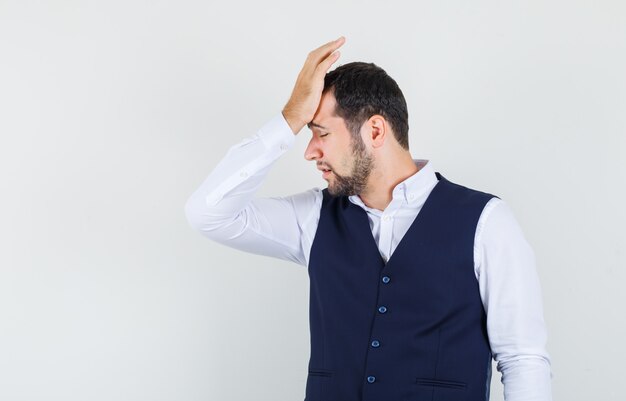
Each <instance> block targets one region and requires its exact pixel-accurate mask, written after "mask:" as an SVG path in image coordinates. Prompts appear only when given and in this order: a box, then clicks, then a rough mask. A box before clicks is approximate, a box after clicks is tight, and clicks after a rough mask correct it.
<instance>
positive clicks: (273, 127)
mask: <svg viewBox="0 0 626 401" xmlns="http://www.w3.org/2000/svg"><path fill="white" fill-rule="evenodd" d="M258 136H259V138H261V141H263V144H264V145H265V147H266V149H268V150H280V151H283V152H284V151H287V150H288V149H291V147H292V146H293V145H294V143H295V142H296V135H295V134H294V133H293V131H292V130H291V127H290V126H289V124H288V123H287V120H285V117H284V116H283V113H282V112H281V113H278V114H277V115H276V116H274V117H273V118H272V119H271V120H269V121H268V122H267V123H265V125H263V126H262V127H261V129H260V130H259V132H258Z"/></svg>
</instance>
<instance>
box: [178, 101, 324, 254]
mask: <svg viewBox="0 0 626 401" xmlns="http://www.w3.org/2000/svg"><path fill="white" fill-rule="evenodd" d="M294 143H295V135H294V134H293V131H292V130H291V128H290V127H289V125H288V123H287V121H286V120H285V118H284V117H283V115H282V113H280V114H278V115H276V116H275V117H273V118H272V119H271V120H270V121H268V122H267V123H266V124H265V125H263V126H262V127H261V128H260V129H259V130H258V132H257V133H256V134H255V135H253V136H252V137H249V138H246V139H244V140H243V141H241V142H240V143H238V144H236V145H234V146H232V147H231V148H230V149H229V150H228V152H227V153H226V155H225V156H224V158H223V159H222V160H221V161H220V162H219V163H218V164H217V166H216V167H215V168H214V169H213V171H211V173H210V174H209V175H208V177H207V178H206V179H205V180H204V181H203V182H202V184H201V185H200V187H199V188H198V189H197V190H196V191H195V192H194V193H193V194H192V195H191V196H190V197H189V199H188V200H187V202H186V204H185V215H186V217H187V221H188V222H189V224H190V226H191V227H192V228H194V229H196V230H198V231H200V233H201V234H202V235H203V236H205V237H207V238H209V239H211V240H213V241H216V242H218V243H221V244H223V245H226V246H229V247H232V248H236V249H239V250H242V251H246V252H251V253H255V254H259V255H265V256H271V257H276V258H279V259H284V260H289V261H293V262H296V263H298V264H301V265H306V257H305V249H304V248H303V242H304V243H306V241H303V240H309V238H308V237H307V235H308V232H307V231H306V230H305V228H306V224H307V223H308V222H309V221H311V220H312V219H311V215H312V214H314V213H315V212H316V211H317V213H318V214H319V205H320V200H321V191H320V190H319V189H318V188H313V189H310V190H308V191H305V192H301V193H298V194H295V195H291V196H286V197H266V198H255V197H254V194H255V193H256V191H257V190H258V188H259V187H260V186H261V184H262V183H263V180H264V179H265V177H266V176H267V173H268V172H269V170H270V169H271V167H272V165H273V164H274V163H275V162H276V160H278V158H279V157H280V156H281V155H283V154H284V153H285V152H286V151H287V150H289V149H290V148H291V147H293V145H294ZM307 256H308V255H307Z"/></svg>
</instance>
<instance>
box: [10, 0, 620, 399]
mask: <svg viewBox="0 0 626 401" xmlns="http://www.w3.org/2000/svg"><path fill="white" fill-rule="evenodd" d="M339 35H344V36H346V39H347V41H346V44H345V45H344V46H343V47H342V56H341V58H340V60H339V61H338V63H337V65H338V64H342V63H346V62H349V61H356V60H359V61H368V62H374V63H376V64H377V65H379V66H381V67H383V68H384V69H385V70H387V72H388V73H389V74H390V75H391V76H392V77H393V78H394V79H396V81H397V82H398V84H399V85H400V87H401V88H402V90H403V92H404V94H405V96H406V99H407V102H408V105H409V116H410V145H411V151H412V154H413V156H415V157H416V158H426V159H430V160H432V161H433V164H434V165H435V166H436V170H437V171H440V172H441V173H442V174H444V175H445V176H446V177H447V178H448V179H450V180H452V181H454V182H458V183H461V184H463V185H466V186H469V187H472V188H476V189H479V190H483V191H486V192H490V193H494V194H496V195H498V196H500V197H501V198H502V199H504V200H506V201H507V202H508V203H509V205H511V207H512V209H513V211H514V213H515V215H516V217H517V219H518V220H519V222H520V225H521V226H522V228H523V230H524V233H525V235H526V236H527V239H528V241H529V242H530V244H531V245H532V246H533V248H534V250H535V252H536V256H537V266H538V270H539V275H540V278H541V282H542V290H543V294H544V308H545V319H546V322H547V325H548V334H549V343H548V351H549V352H550V354H551V356H552V359H553V372H554V378H553V392H554V398H555V400H568V401H578V400H580V401H583V400H585V401H587V400H605V401H610V400H618V399H620V400H621V399H623V398H622V397H623V394H622V393H623V391H622V390H621V384H622V382H623V377H622V376H623V360H624V358H625V357H626V353H625V346H624V342H623V339H624V338H626V319H625V317H624V316H625V314H624V311H623V305H624V284H625V278H626V273H625V271H624V267H625V266H626V263H625V262H626V255H625V253H624V249H625V245H626V235H625V234H624V228H625V226H626V213H625V208H624V197H625V196H624V195H625V190H624V188H625V182H626V162H625V161H624V157H625V156H626V155H625V151H626V139H625V133H626V77H625V72H626V3H624V2H623V1H617V0H616V1H593V2H591V1H571V0H569V1H545V0H544V1H508V2H503V1H495V0H494V1H485V0H475V1H465V0H459V1H435V0H433V1H411V2H408V1H407V2H397V3H394V2H390V1H387V2H382V1H358V2H357V1H355V2H347V1H333V2H326V1H309V2H296V1H265V2H248V3H243V2H219V3H217V2H211V1H180V0H177V1H174V0H168V1H137V0H132V1H131V0H125V1H100V2H96V1H50V2H44V1H39V2H35V1H7V0H0V191H1V195H0V241H1V242H0V400H3V401H34V400H63V401H79V400H80V401H84V400H90V401H91V400H116V401H126V400H151V401H153V400H154V401H159V400H177V401H180V400H219V401H230V400H237V401H239V400H241V401H244V400H246V401H247V400H271V401H281V400H285V401H287V400H289V401H291V400H302V399H303V398H304V384H305V379H306V363H307V361H308V352H309V348H308V347H309V342H308V341H309V337H308V315H307V313H308V276H307V274H306V269H305V268H303V267H301V266H298V265H295V264H292V263H288V262H284V261H280V260H274V259H271V258H268V257H263V256H256V255H251V254H245V253H243V252H239V251H236V250H232V249H230V248H226V247H224V246H222V245H219V244H216V243H213V242H211V241H209V240H206V239H205V238H204V237H202V236H201V235H200V234H199V233H198V232H195V231H193V230H192V229H191V228H190V226H189V225H188V223H187V222H186V219H185V215H184V204H185V201H186V200H187V198H188V196H190V195H191V193H192V192H193V191H194V190H195V189H196V188H197V186H199V185H200V183H201V182H202V180H203V179H204V178H205V177H206V175H208V173H209V172H210V171H211V169H212V168H213V167H214V166H215V165H216V164H217V163H218V161H219V160H220V159H221V157H222V156H223V155H224V154H225V152H226V150H227V149H228V148H229V147H230V146H232V145H233V144H235V143H237V142H239V141H241V140H243V139H244V138H245V137H248V136H251V135H253V134H254V133H255V132H256V130H257V129H258V128H259V127H260V126H261V125H262V124H263V123H265V122H266V121H267V120H269V119H270V118H271V117H273V116H274V115H276V113H278V112H280V110H281V108H282V106H283V105H284V104H285V103H286V101H287V99H288V97H289V94H290V93H291V89H292V87H293V83H294V81H295V78H296V76H297V74H298V72H299V70H300V67H301V65H302V63H303V62H304V59H305V58H306V55H307V54H308V52H309V51H310V50H312V49H313V48H315V47H317V46H319V45H321V44H322V43H325V42H327V41H330V40H332V39H335V38H336V37H338V36H339ZM309 137H310V133H309V131H308V130H307V129H304V130H303V131H302V133H301V134H300V135H299V137H298V138H297V144H296V146H295V148H294V149H293V150H292V151H290V152H289V153H287V154H286V155H284V156H283V157H282V158H281V159H280V160H279V161H278V162H277V164H276V166H275V169H273V170H272V171H271V172H270V175H269V177H268V179H267V181H266V183H265V184H264V186H263V187H262V188H261V189H260V191H259V196H274V195H288V194H292V193H296V192H300V191H303V190H306V189H308V188H310V187H313V186H318V187H325V184H326V183H325V181H323V180H322V179H321V177H320V175H319V174H318V173H319V172H318V171H317V170H316V169H315V166H314V164H313V163H310V162H306V161H305V160H304V158H303V153H304V148H305V146H306V142H307V141H308V138H309ZM499 379H500V375H499V373H497V372H495V370H494V378H493V383H494V384H493V388H492V394H493V396H492V399H494V400H501V399H502V395H501V392H502V388H501V384H500V383H499ZM618 390H619V393H618Z"/></svg>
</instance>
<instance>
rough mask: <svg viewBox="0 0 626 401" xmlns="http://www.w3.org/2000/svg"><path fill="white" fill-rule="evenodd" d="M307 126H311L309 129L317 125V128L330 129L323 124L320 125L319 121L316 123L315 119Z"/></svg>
mask: <svg viewBox="0 0 626 401" xmlns="http://www.w3.org/2000/svg"><path fill="white" fill-rule="evenodd" d="M306 126H307V127H309V129H311V127H316V128H321V129H323V130H326V131H328V128H326V127H324V126H323V125H319V124H317V123H314V122H313V121H311V122H310V123H308V124H307V125H306Z"/></svg>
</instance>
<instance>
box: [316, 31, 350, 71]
mask: <svg viewBox="0 0 626 401" xmlns="http://www.w3.org/2000/svg"><path fill="white" fill-rule="evenodd" d="M345 41H346V38H345V37H343V36H340V37H339V38H338V39H335V40H333V41H331V42H328V43H326V44H324V45H322V46H320V47H318V48H317V49H315V50H313V51H312V52H311V53H309V58H310V61H311V62H313V65H314V66H317V64H319V63H320V62H321V61H322V60H324V59H325V58H326V57H328V55H329V54H331V53H332V52H334V51H335V50H337V49H338V48H339V47H341V45H343V44H344V43H345Z"/></svg>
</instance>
